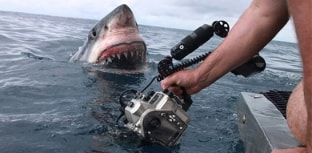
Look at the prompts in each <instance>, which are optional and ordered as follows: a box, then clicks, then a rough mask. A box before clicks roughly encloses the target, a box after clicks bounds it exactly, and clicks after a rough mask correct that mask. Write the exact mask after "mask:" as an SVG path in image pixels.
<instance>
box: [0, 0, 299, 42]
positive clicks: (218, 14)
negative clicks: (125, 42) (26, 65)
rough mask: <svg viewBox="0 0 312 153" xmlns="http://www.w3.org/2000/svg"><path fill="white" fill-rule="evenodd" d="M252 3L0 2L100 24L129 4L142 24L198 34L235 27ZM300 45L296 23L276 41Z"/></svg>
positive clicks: (7, 6) (226, 0)
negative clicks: (223, 25) (215, 26)
mask: <svg viewBox="0 0 312 153" xmlns="http://www.w3.org/2000/svg"><path fill="white" fill-rule="evenodd" d="M251 1H252V0H196V1H194V0H155V1H151V0H0V10H3V11H15V12H26V13H34V14H44V15H53V16H63V17H74V18H86V19H95V20H100V19H101V18H103V17H104V16H105V15H107V14H108V13H109V12H110V11H112V10H113V9H114V8H116V7H117V6H119V5H120V4H127V5H128V6H129V7H130V8H131V10H132V11H133V13H134V15H135V18H136V20H137V22H138V24H141V25H151V26H159V27H168V28H177V29H186V30H195V29H196V28H197V27H199V26H201V25H203V24H209V25H211V24H212V22H213V21H216V20H225V21H227V22H228V23H229V24H230V26H233V25H234V24H235V22H236V21H237V20H238V18H239V17H240V15H241V14H242V13H243V12H244V10H245V9H246V8H247V7H248V6H249V5H250V3H251ZM274 40H278V41H287V42H296V35H295V32H294V27H293V22H292V21H291V20H290V21H289V22H288V23H287V25H286V26H285V27H284V28H283V29H282V30H281V31H280V32H279V34H278V35H277V36H276V37H275V38H274Z"/></svg>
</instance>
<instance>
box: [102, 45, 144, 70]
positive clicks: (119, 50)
mask: <svg viewBox="0 0 312 153" xmlns="http://www.w3.org/2000/svg"><path fill="white" fill-rule="evenodd" d="M145 61H146V45H145V43H144V42H143V41H135V42H131V43H120V44H116V45H113V46H111V47H109V48H106V49H105V50H104V51H102V53H101V54H100V56H99V58H98V60H97V64H101V65H104V66H109V67H116V68H131V67H135V66H137V65H141V64H142V63H145Z"/></svg>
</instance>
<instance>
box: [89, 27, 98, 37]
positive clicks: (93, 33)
mask: <svg viewBox="0 0 312 153" xmlns="http://www.w3.org/2000/svg"><path fill="white" fill-rule="evenodd" d="M96 35H97V33H96V30H95V28H93V29H92V30H91V31H90V33H89V38H90V39H94V38H95V37H96Z"/></svg>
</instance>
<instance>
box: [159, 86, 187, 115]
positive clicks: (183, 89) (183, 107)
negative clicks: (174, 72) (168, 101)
mask: <svg viewBox="0 0 312 153" xmlns="http://www.w3.org/2000/svg"><path fill="white" fill-rule="evenodd" d="M179 88H180V89H181V90H182V99H183V102H182V103H179V104H180V105H181V106H182V109H183V110H184V111H187V110H188V109H189V108H190V106H191V105H192V104H193V100H192V98H191V96H190V95H189V94H187V92H186V89H185V88H184V87H181V86H179ZM163 93H165V94H167V95H168V96H169V97H170V98H176V96H175V95H174V94H173V93H172V92H171V91H169V90H168V89H165V90H164V91H163ZM179 101H180V100H177V102H179Z"/></svg>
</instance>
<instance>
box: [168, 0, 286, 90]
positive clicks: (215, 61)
mask: <svg viewBox="0 0 312 153" xmlns="http://www.w3.org/2000/svg"><path fill="white" fill-rule="evenodd" d="M288 18H289V16H288V11H287V4H286V2H285V1H284V0H273V1H272V0H254V1H253V2H252V4H251V5H250V7H249V8H248V9H247V10H246V11H245V12H244V14H243V15H242V16H241V17H240V19H239V20H238V22H237V23H236V24H235V26H234V27H233V29H232V30H231V31H230V32H229V34H228V36H227V37H226V38H225V39H224V41H223V42H222V43H221V45H220V46H219V47H218V48H217V49H216V50H215V51H214V52H213V53H211V54H210V55H209V56H208V57H207V58H206V59H205V60H204V61H203V63H202V64H201V65H199V66H198V67H197V68H194V69H190V70H183V71H179V72H177V73H174V74H172V75H170V76H168V77H167V78H165V79H164V80H163V81H162V88H164V89H167V88H169V87H171V88H174V87H172V85H177V86H182V87H184V88H185V89H186V91H187V93H189V94H193V93H197V92H199V91H200V90H201V89H203V88H205V87H207V86H209V85H210V84H212V83H213V82H215V81H216V80H217V79H219V78H220V77H222V76H223V75H224V74H226V73H227V72H229V71H231V70H233V69H234V68H236V67H238V66H239V65H241V64H243V63H244V62H246V61H247V60H249V59H250V58H251V57H252V56H253V55H255V54H256V53H257V52H259V51H260V50H261V49H262V48H263V47H264V46H265V45H266V44H267V43H268V42H269V41H270V40H271V39H272V38H273V37H274V36H275V35H276V33H277V32H278V31H279V30H280V29H281V28H282V27H283V26H284V25H285V24H286V23H287V21H288Z"/></svg>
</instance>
